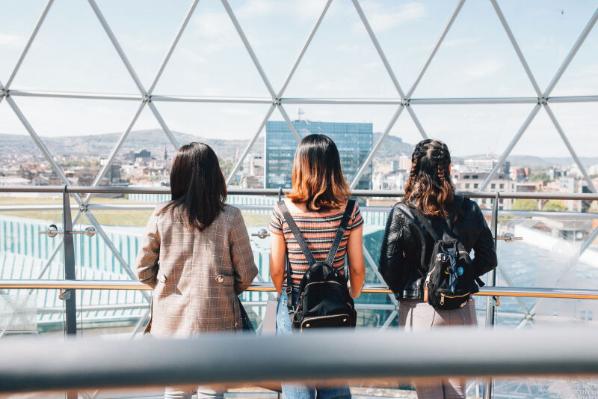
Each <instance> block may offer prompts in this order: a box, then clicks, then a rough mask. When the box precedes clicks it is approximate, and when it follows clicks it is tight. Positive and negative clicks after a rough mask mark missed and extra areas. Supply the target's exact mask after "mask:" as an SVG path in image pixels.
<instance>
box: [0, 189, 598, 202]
mask: <svg viewBox="0 0 598 399" xmlns="http://www.w3.org/2000/svg"><path fill="white" fill-rule="evenodd" d="M68 191H69V192H70V193H73V194H170V189H169V188H168V187H135V186H128V187H114V186H96V187H91V186H68ZM63 192H64V186H3V187H0V193H63ZM228 193H229V194H232V195H268V196H276V195H278V193H279V190H278V189H268V188H264V189H261V188H256V189H245V188H243V189H240V188H230V189H229V190H228ZM460 193H461V194H463V195H466V196H468V197H470V198H491V199H492V198H495V197H496V193H494V192H479V191H478V192H469V191H464V192H460ZM352 194H353V195H354V196H356V197H387V198H397V197H402V196H403V192H401V191H379V190H353V191H352ZM500 197H501V198H505V199H546V200H550V199H556V200H586V201H593V200H598V193H560V192H553V193H548V192H532V193H517V192H501V193H500Z"/></svg>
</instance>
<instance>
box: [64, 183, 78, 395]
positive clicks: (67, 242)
mask: <svg viewBox="0 0 598 399" xmlns="http://www.w3.org/2000/svg"><path fill="white" fill-rule="evenodd" d="M62 228H63V230H64V244H63V245H64V249H63V250H64V279H65V280H76V279H77V276H76V270H75V244H74V242H73V241H74V240H73V220H72V217H71V202H70V195H69V193H68V186H66V185H65V186H64V191H63V192H62ZM75 292H76V291H75V290H72V289H69V290H65V291H64V292H63V294H62V298H63V299H64V310H65V315H66V321H65V326H64V331H65V333H66V335H77V301H76V299H77V297H76V295H75ZM66 397H67V399H76V398H77V397H78V394H77V392H76V391H68V392H67V393H66Z"/></svg>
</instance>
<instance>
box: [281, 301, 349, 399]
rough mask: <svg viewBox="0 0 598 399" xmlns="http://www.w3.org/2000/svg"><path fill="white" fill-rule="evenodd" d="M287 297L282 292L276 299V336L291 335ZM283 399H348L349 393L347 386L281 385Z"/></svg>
mask: <svg viewBox="0 0 598 399" xmlns="http://www.w3.org/2000/svg"><path fill="white" fill-rule="evenodd" d="M287 303H288V297H287V293H286V292H284V291H283V292H282V294H281V295H280V298H279V299H278V307H277V309H276V334H278V335H286V334H292V333H293V326H292V324H291V318H290V317H289V309H288V307H287ZM282 394H283V397H284V399H316V398H318V399H350V398H351V391H350V390H349V387H348V386H346V385H345V386H341V387H334V388H331V387H322V388H319V387H309V386H307V385H299V384H282Z"/></svg>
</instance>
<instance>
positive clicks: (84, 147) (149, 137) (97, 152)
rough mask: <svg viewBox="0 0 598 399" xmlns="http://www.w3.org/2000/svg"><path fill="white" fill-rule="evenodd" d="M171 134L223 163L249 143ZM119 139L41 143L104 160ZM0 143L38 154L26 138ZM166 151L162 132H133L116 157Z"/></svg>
mask: <svg viewBox="0 0 598 399" xmlns="http://www.w3.org/2000/svg"><path fill="white" fill-rule="evenodd" d="M173 134H174V136H175V137H176V138H177V140H178V141H179V143H181V144H184V143H190V142H192V141H202V142H204V143H206V144H209V145H210V146H212V148H214V151H216V153H218V155H220V156H221V157H222V158H225V159H234V158H235V157H236V156H238V154H239V153H240V151H242V150H243V148H244V147H245V146H246V145H247V143H248V140H223V139H209V138H202V137H197V136H193V135H190V134H186V133H181V132H173ZM120 135H121V133H103V134H94V135H87V136H68V137H66V136H65V137H42V140H43V142H44V143H45V144H46V146H47V147H48V148H49V149H50V151H52V153H53V154H56V155H74V154H78V155H84V156H85V155H88V156H107V155H108V154H109V153H110V151H111V150H112V148H114V145H115V144H116V142H117V141H118V139H119V137H120ZM0 143H2V147H3V151H6V153H9V152H14V151H17V152H38V150H37V149H36V148H35V143H34V142H33V140H32V139H31V138H30V137H29V136H23V135H13V134H2V133H0ZM165 148H166V150H167V151H168V152H169V153H170V154H172V152H173V151H174V148H173V147H172V145H171V144H170V141H168V138H167V137H166V135H165V134H164V132H162V130H159V129H152V130H136V131H132V132H130V133H129V135H128V137H127V139H126V140H125V142H124V143H123V145H122V147H121V149H120V151H119V154H126V153H128V152H130V151H140V150H142V149H146V150H149V151H151V152H152V154H163V153H164V149H165ZM254 148H255V149H256V150H258V149H261V147H259V143H256V144H255V147H254Z"/></svg>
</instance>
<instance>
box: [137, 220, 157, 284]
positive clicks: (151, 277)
mask: <svg viewBox="0 0 598 399" xmlns="http://www.w3.org/2000/svg"><path fill="white" fill-rule="evenodd" d="M159 257H160V233H159V232H158V216H157V215H156V211H154V213H153V214H152V216H151V217H150V219H149V221H148V223H147V227H146V228H145V232H144V234H143V237H142V244H141V249H140V250H139V254H138V255H137V260H136V261H135V271H136V274H137V278H138V279H139V281H141V282H142V283H144V284H147V285H149V286H150V287H152V288H154V287H155V286H156V276H157V275H158V268H159V264H158V259H159Z"/></svg>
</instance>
